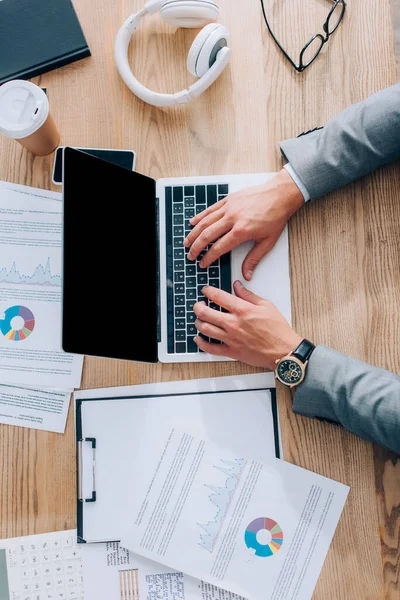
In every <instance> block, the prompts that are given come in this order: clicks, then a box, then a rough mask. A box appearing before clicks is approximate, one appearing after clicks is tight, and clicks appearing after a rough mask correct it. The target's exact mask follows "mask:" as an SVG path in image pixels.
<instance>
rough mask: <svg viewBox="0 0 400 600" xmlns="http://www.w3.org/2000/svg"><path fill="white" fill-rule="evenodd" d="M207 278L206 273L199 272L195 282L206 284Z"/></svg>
mask: <svg viewBox="0 0 400 600" xmlns="http://www.w3.org/2000/svg"><path fill="white" fill-rule="evenodd" d="M207 280H208V276H207V273H199V274H198V275H197V283H198V284H199V285H206V284H207Z"/></svg>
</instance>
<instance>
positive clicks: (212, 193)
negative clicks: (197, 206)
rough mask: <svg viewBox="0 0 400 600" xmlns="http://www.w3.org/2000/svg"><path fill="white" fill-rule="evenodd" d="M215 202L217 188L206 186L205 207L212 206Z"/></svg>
mask: <svg viewBox="0 0 400 600" xmlns="http://www.w3.org/2000/svg"><path fill="white" fill-rule="evenodd" d="M216 201H217V186H216V185H208V186H207V206H212V205H213V204H215V203H216Z"/></svg>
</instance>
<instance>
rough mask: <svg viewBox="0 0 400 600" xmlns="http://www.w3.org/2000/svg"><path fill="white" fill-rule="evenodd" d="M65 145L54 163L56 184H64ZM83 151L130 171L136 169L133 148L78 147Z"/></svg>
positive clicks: (59, 149)
mask: <svg viewBox="0 0 400 600" xmlns="http://www.w3.org/2000/svg"><path fill="white" fill-rule="evenodd" d="M64 147H65V146H59V147H58V148H57V150H56V152H55V156H54V163H53V177H52V180H53V183H54V184H55V185H62V173H63V160H64ZM72 147H73V148H75V149H76V150H80V151H81V152H86V154H90V155H91V156H96V157H97V158H102V159H103V160H107V161H108V162H110V163H113V164H114V165H118V166H120V167H124V168H125V169H128V171H134V170H135V166H136V153H135V152H134V151H133V150H114V149H107V148H76V147H75V146H72Z"/></svg>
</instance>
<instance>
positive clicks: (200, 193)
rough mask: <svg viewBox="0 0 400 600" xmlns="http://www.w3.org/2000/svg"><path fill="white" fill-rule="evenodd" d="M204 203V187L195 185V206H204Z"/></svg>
mask: <svg viewBox="0 0 400 600" xmlns="http://www.w3.org/2000/svg"><path fill="white" fill-rule="evenodd" d="M205 203H206V186H205V185H196V204H205ZM204 208H205V207H204Z"/></svg>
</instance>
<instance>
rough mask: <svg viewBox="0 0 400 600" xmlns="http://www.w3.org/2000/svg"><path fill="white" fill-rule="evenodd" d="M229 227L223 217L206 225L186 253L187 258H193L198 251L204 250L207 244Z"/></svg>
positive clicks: (196, 255)
mask: <svg viewBox="0 0 400 600" xmlns="http://www.w3.org/2000/svg"><path fill="white" fill-rule="evenodd" d="M229 229H230V225H229V224H228V223H227V222H226V220H225V219H221V220H220V221H218V222H217V223H214V225H211V226H210V227H207V229H205V230H204V231H203V233H201V234H200V235H199V237H198V238H197V240H195V241H194V242H193V244H192V246H191V248H190V251H189V254H188V259H189V260H195V259H196V258H197V257H198V255H199V254H200V252H201V251H202V250H204V248H207V246H208V245H209V244H212V243H213V242H215V240H218V239H219V238H220V237H221V236H223V235H224V234H225V233H227V232H228V231H229Z"/></svg>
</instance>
